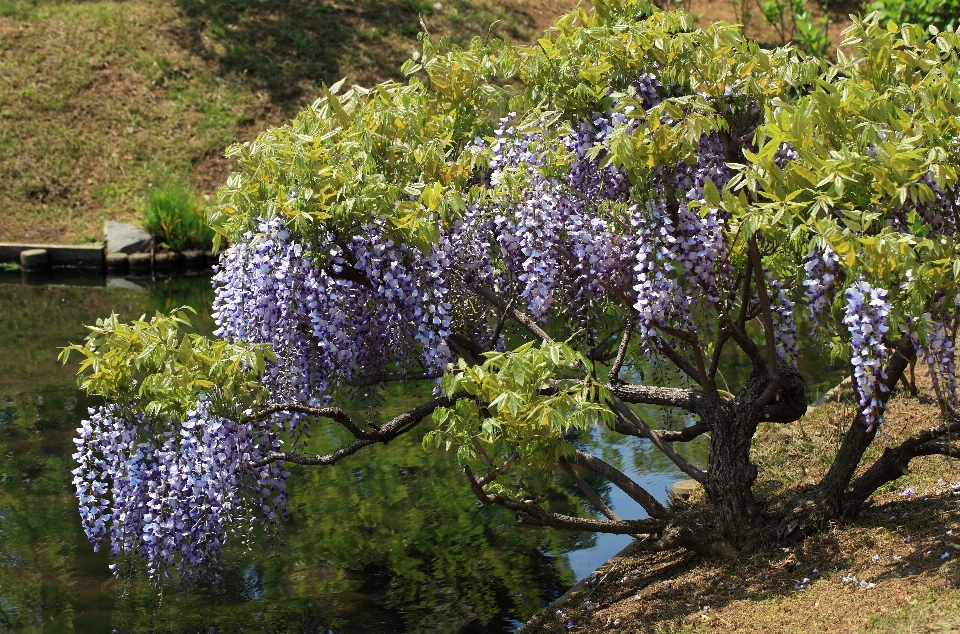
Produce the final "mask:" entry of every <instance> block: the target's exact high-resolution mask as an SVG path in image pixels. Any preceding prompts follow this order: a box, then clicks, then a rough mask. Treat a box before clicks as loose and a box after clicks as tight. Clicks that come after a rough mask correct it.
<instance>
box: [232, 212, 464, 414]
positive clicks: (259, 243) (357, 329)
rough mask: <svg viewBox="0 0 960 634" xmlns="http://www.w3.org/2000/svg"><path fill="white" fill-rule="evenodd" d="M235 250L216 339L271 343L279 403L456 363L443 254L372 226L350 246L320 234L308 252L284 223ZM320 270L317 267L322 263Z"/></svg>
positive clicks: (271, 377) (267, 225)
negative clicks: (317, 249)
mask: <svg viewBox="0 0 960 634" xmlns="http://www.w3.org/2000/svg"><path fill="white" fill-rule="evenodd" d="M247 240H248V241H247V242H243V243H239V244H236V245H234V246H232V247H231V248H230V249H228V250H227V251H226V252H225V253H224V254H223V256H222V258H221V261H220V266H219V270H218V273H217V275H216V277H215V278H214V285H215V286H216V299H215V300H214V319H215V320H216V323H217V325H218V328H217V330H216V332H215V334H216V335H217V336H220V337H223V338H225V339H228V340H230V341H246V342H250V343H269V344H270V345H271V348H272V350H273V352H274V354H275V355H276V357H277V361H276V363H272V364H270V366H269V367H268V368H267V378H266V380H267V381H268V382H269V384H270V387H271V394H272V399H273V400H274V401H275V402H297V403H307V404H317V401H318V395H326V396H329V395H330V394H331V391H332V390H334V389H335V388H337V387H340V386H344V385H350V384H352V383H356V382H362V381H364V380H368V379H371V378H372V376H373V375H375V374H377V373H379V372H382V371H383V369H384V368H389V367H400V368H403V367H404V366H405V365H407V364H413V365H417V366H418V367H419V364H420V363H422V364H423V365H424V366H425V367H426V368H427V370H428V372H431V373H440V372H442V371H443V369H444V368H445V367H446V364H447V363H448V362H449V360H450V352H449V348H448V347H447V343H446V340H447V337H448V336H449V329H450V315H449V313H450V311H451V308H452V307H451V304H450V303H448V301H447V298H446V296H447V287H446V284H445V283H444V279H443V275H444V270H445V268H446V267H447V266H448V264H449V262H448V261H447V259H446V257H445V255H444V251H443V250H442V249H434V251H433V252H432V253H430V254H423V253H421V252H420V251H419V250H418V249H417V248H416V247H412V246H409V245H404V244H400V243H398V242H396V241H394V240H393V239H391V238H389V237H388V236H387V235H386V231H385V230H384V227H383V224H382V223H380V222H371V223H370V224H368V225H365V226H363V227H362V228H361V230H360V231H359V232H357V235H356V236H354V237H353V238H352V239H350V240H349V241H338V240H336V239H335V238H334V237H333V236H321V237H320V238H319V239H318V242H319V243H320V244H323V245H325V246H324V247H323V248H324V249H325V252H324V253H315V254H310V253H308V252H307V251H306V249H305V248H304V246H303V245H302V244H301V243H300V242H299V241H297V240H296V239H295V238H294V237H293V236H292V235H291V233H290V232H289V230H287V229H286V228H285V227H284V226H283V223H282V221H281V220H280V219H274V220H272V221H263V222H262V223H261V225H260V227H259V234H256V235H255V234H253V233H250V234H249V235H248V236H247ZM318 263H319V264H318Z"/></svg>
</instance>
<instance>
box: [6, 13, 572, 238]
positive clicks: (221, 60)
mask: <svg viewBox="0 0 960 634" xmlns="http://www.w3.org/2000/svg"><path fill="white" fill-rule="evenodd" d="M574 4H575V2H574V1H573V0H571V1H570V2H569V3H567V2H563V1H560V0H556V1H546V2H525V1H524V0H488V1H473V0H443V1H442V2H440V1H435V0H430V1H427V0H356V1H336V0H291V1H283V0H244V1H235V0H176V1H167V0H129V1H94V2H55V1H46V0H0V209H2V210H3V211H2V212H0V213H2V216H0V241H21V240H23V241H48V242H67V243H77V242H85V241H90V240H95V239H99V238H100V237H101V235H100V231H101V227H102V223H103V220H104V219H114V220H122V219H134V218H136V217H137V215H138V214H137V211H136V208H137V206H138V205H140V204H141V202H142V200H143V198H144V196H145V194H146V193H147V192H148V191H149V190H150V188H152V187H154V186H157V185H158V184H159V183H161V182H163V181H165V180H168V179H174V180H178V181H180V182H182V183H185V184H189V185H192V186H193V187H194V188H196V190H197V191H198V192H199V193H200V194H201V195H210V194H212V193H213V192H215V191H216V189H217V187H218V186H219V185H220V184H222V183H223V182H224V181H225V179H226V176H227V175H228V174H229V171H230V165H229V163H228V162H227V161H226V160H225V159H223V158H222V154H223V150H224V148H225V147H226V146H227V145H228V144H230V143H232V142H234V141H237V140H240V141H244V140H251V139H253V138H254V137H255V136H256V135H257V133H259V132H260V131H261V130H263V129H264V128H266V127H267V126H269V125H275V124H278V123H281V122H283V121H285V120H287V119H288V118H289V117H291V116H292V115H293V114H294V113H295V112H296V111H298V110H299V109H301V108H302V107H303V106H304V105H305V104H306V103H308V102H310V101H312V100H313V99H314V98H316V96H317V94H318V90H319V86H320V84H321V82H326V83H327V84H330V83H333V82H335V81H337V80H339V79H340V78H341V77H346V78H347V80H348V84H349V83H358V84H362V85H372V84H374V83H377V82H379V81H383V80H385V79H390V78H394V79H398V78H399V77H398V70H399V68H400V65H401V64H402V62H403V61H404V60H405V59H407V58H408V57H409V55H410V54H411V53H412V52H413V51H414V50H416V49H417V48H418V42H417V33H418V32H419V31H420V28H421V26H420V20H421V17H422V19H423V22H424V24H426V26H427V28H428V29H430V31H431V32H432V33H434V34H436V35H449V36H451V37H452V38H453V39H454V40H463V41H466V40H467V39H469V38H470V37H472V36H474V35H482V34H485V33H487V32H488V30H489V29H490V27H491V25H493V32H494V33H495V34H497V35H499V36H506V37H510V38H511V39H513V40H518V41H530V40H531V39H532V38H533V37H534V36H535V35H536V34H538V33H539V32H541V31H542V29H544V28H546V26H548V25H549V24H550V23H551V22H552V20H553V19H555V18H556V16H557V15H559V14H560V13H561V12H563V11H564V10H566V9H569V8H570V7H572V6H573V5H574Z"/></svg>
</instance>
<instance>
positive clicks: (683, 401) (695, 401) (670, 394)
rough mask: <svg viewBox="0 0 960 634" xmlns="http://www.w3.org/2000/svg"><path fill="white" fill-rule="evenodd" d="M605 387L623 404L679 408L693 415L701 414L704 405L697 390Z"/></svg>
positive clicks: (627, 385) (632, 386) (614, 385)
mask: <svg viewBox="0 0 960 634" xmlns="http://www.w3.org/2000/svg"><path fill="white" fill-rule="evenodd" d="M605 387H606V388H607V390H609V391H610V392H612V393H614V394H616V395H617V398H619V399H620V400H622V401H624V402H625V403H642V404H644V405H660V406H663V407H679V408H680V409H685V410H687V411H688V412H692V413H694V414H701V413H702V412H703V408H704V407H705V405H706V404H705V400H704V396H703V392H701V391H699V390H693V389H685V388H677V387H659V386H651V385H636V384H632V383H614V384H610V385H606V386H605Z"/></svg>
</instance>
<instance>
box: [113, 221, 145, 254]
mask: <svg viewBox="0 0 960 634" xmlns="http://www.w3.org/2000/svg"><path fill="white" fill-rule="evenodd" d="M103 237H104V240H106V242H107V253H126V254H128V255H129V254H131V253H140V252H142V251H149V250H150V245H151V244H153V236H151V235H150V234H149V233H147V232H146V230H145V229H144V228H143V227H138V226H137V225H132V224H130V223H129V222H117V221H116V220H106V221H104V223H103Z"/></svg>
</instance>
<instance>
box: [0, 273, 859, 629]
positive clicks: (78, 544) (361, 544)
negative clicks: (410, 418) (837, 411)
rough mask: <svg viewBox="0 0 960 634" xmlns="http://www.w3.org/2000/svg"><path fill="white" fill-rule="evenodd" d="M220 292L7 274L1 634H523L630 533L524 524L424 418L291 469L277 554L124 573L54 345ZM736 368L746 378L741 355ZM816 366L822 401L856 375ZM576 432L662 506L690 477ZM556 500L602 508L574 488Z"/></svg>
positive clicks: (319, 440)
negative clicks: (82, 516)
mask: <svg viewBox="0 0 960 634" xmlns="http://www.w3.org/2000/svg"><path fill="white" fill-rule="evenodd" d="M4 279H7V280H12V279H13V278H12V277H10V276H4ZM4 279H0V282H3V281H4ZM65 281H69V280H65ZM128 286H130V285H128ZM211 300H212V291H211V290H210V286H209V279H203V278H194V279H181V280H166V281H161V282H158V283H155V284H150V285H147V287H146V288H145V289H144V290H136V289H135V288H119V287H109V286H108V287H93V286H87V287H80V286H71V285H67V284H61V285H44V286H26V285H21V284H8V283H0V355H2V356H0V358H2V359H3V361H4V366H5V368H6V371H5V372H3V373H0V631H2V630H3V629H6V630H8V631H17V632H44V633H51V632H104V633H107V632H343V633H353V632H358V633H380V632H464V633H468V632H510V631H513V630H514V629H516V628H517V627H518V626H519V625H520V624H521V623H522V622H523V621H524V620H525V619H527V618H528V617H529V616H531V615H532V614H533V613H534V612H536V611H537V610H539V609H540V608H541V607H542V606H544V605H546V604H547V603H549V602H550V601H552V600H554V599H556V598H557V597H558V596H560V594H562V593H563V592H564V591H565V590H566V589H567V588H568V587H569V586H571V585H572V584H573V583H574V582H575V581H576V580H577V579H579V578H582V577H584V576H586V575H587V574H589V572H590V571H592V570H593V569H595V568H596V567H597V566H599V565H600V564H602V563H603V562H604V561H605V560H606V559H608V558H609V557H610V556H611V555H613V554H615V553H616V552H617V551H618V550H620V549H621V548H623V547H624V546H626V545H627V543H629V541H630V538H629V537H626V536H596V535H584V534H576V533H567V532H562V531H554V530H545V529H539V528H532V527H526V526H521V525H518V524H517V522H516V520H514V519H513V517H512V516H511V515H510V514H509V513H507V512H506V511H505V510H504V509H502V508H499V507H498V508H481V507H480V506H479V505H478V503H477V502H476V500H475V498H474V497H473V494H472V493H471V492H470V490H469V488H468V487H467V486H466V483H465V482H464V481H463V478H462V475H461V473H460V471H459V469H458V468H457V465H456V461H455V460H454V459H453V458H452V457H446V456H443V455H440V454H438V453H435V452H429V453H428V452H426V451H424V450H423V449H422V447H421V438H422V434H423V433H424V431H425V430H419V431H418V430H415V431H414V432H412V433H410V434H407V436H405V437H402V438H400V439H398V440H396V441H394V442H393V443H391V444H390V445H388V446H385V447H373V448H372V449H371V450H369V451H366V452H360V454H357V455H354V456H351V457H350V458H349V459H348V460H345V461H343V462H341V463H339V464H337V465H336V466H333V467H298V468H295V469H293V472H294V475H293V477H292V478H291V479H290V518H289V522H288V525H287V530H288V534H287V536H286V544H285V545H284V546H282V547H279V548H276V549H275V551H271V550H269V549H267V548H266V547H255V548H253V549H249V550H247V549H244V548H241V547H239V546H238V547H236V548H233V549H229V550H228V551H227V553H226V557H225V561H224V565H223V570H222V572H220V573H219V574H218V575H217V576H216V577H215V578H213V579H212V580H209V581H206V582H191V583H187V582H183V581H176V580H166V581H164V582H163V583H162V584H160V585H159V586H153V585H151V583H149V581H148V580H147V579H146V578H145V577H144V576H143V575H142V574H141V575H135V576H133V577H131V578H127V579H124V580H119V581H118V580H115V579H114V578H113V577H112V576H111V574H110V572H109V570H108V565H109V564H110V563H111V561H110V558H109V556H108V555H106V554H104V553H94V552H93V549H92V547H91V546H90V544H89V543H88V542H87V540H86V538H85V537H84V535H83V532H82V530H81V528H80V521H79V517H78V514H77V511H76V501H75V499H74V496H73V486H72V484H71V480H72V475H71V473H70V471H71V470H72V469H73V468H74V464H73V461H72V459H71V457H70V456H71V454H72V453H73V451H74V449H73V443H72V438H73V435H74V432H75V428H76V427H77V426H78V424H79V421H80V420H81V418H83V417H84V416H86V412H87V408H88V407H92V406H95V405H97V404H98V403H97V402H96V401H95V399H91V398H87V397H86V396H84V395H83V394H82V393H80V392H79V391H77V389H76V383H75V375H74V372H75V365H74V364H71V365H70V366H68V367H66V368H64V367H62V366H61V365H60V364H59V363H58V362H57V361H56V356H57V348H58V347H59V346H63V345H64V344H65V342H67V341H74V342H78V341H79V340H80V339H82V337H83V336H84V334H85V330H84V328H83V327H82V324H84V323H93V321H95V320H96V318H97V317H101V316H106V315H109V314H110V312H111V311H115V312H117V313H119V314H120V316H121V318H123V319H131V318H137V317H139V316H140V315H141V314H144V313H147V314H152V313H153V311H155V310H169V309H171V308H175V307H177V306H181V305H190V306H194V307H195V308H196V309H197V311H198V315H197V316H196V319H195V325H196V327H197V328H198V330H200V331H209V330H210V329H211V328H212V320H211V318H210V314H209V306H210V302H211ZM807 347H808V346H807ZM728 365H729V370H728V371H727V376H726V378H727V380H729V381H731V382H735V381H736V380H737V377H738V376H741V373H742V366H743V361H742V360H738V359H736V358H731V360H730V363H729V364H728ZM814 366H815V369H816V370H817V373H816V379H815V381H814V385H813V386H811V387H812V388H813V389H811V390H810V392H811V397H815V396H817V395H818V393H819V392H822V391H823V390H824V389H825V388H826V387H827V386H829V385H832V384H833V383H835V382H836V381H837V378H838V376H839V375H842V368H837V367H836V366H830V365H829V364H827V363H823V362H818V363H815V364H814ZM738 368H740V370H738ZM428 397H429V386H423V385H418V384H407V385H397V386H392V387H391V389H390V391H388V393H387V394H386V399H385V400H384V401H383V402H382V403H380V404H379V405H377V406H376V407H375V408H368V410H367V411H358V412H356V413H357V414H358V415H365V416H390V415H392V414H394V413H396V412H399V411H401V410H403V409H405V408H406V407H408V406H409V405H410V404H411V403H415V402H417V401H419V400H421V399H425V398H428ZM648 416H650V418H651V420H653V421H657V420H659V419H660V416H659V415H658V414H657V413H656V412H648ZM615 436H616V437H615ZM344 440H345V437H344V436H343V435H342V432H341V431H340V429H339V428H335V427H332V426H317V427H316V428H315V431H314V433H313V437H312V438H311V440H310V443H311V447H310V448H311V450H315V451H323V450H324V448H327V447H332V446H334V445H339V444H340V443H342V442H343V441H344ZM704 440H705V439H702V438H701V439H698V441H697V442H694V443H690V444H688V445H685V446H683V447H682V451H683V453H684V454H685V455H686V457H687V458H688V459H690V460H692V461H693V462H695V463H698V464H703V463H704V461H705V458H706V444H705V442H704ZM578 442H579V443H580V444H581V445H582V446H584V447H585V448H589V449H590V450H591V451H595V452H598V453H599V454H600V455H601V456H602V457H603V458H604V459H605V460H608V461H610V462H612V463H614V464H615V465H616V466H618V467H620V468H621V469H623V470H624V471H625V472H627V473H628V474H630V475H632V476H634V477H635V478H636V479H637V480H638V481H639V482H640V483H641V484H643V485H644V486H646V487H647V488H648V489H649V490H650V491H651V492H653V493H654V494H655V495H656V496H657V497H658V498H660V499H661V500H664V499H666V497H667V491H668V490H669V487H670V486H671V485H672V484H673V483H674V482H676V481H677V480H681V479H683V478H684V476H683V474H681V473H680V472H679V471H678V470H676V469H675V468H673V466H672V465H671V464H669V463H668V462H667V461H666V459H665V458H663V457H662V455H661V454H659V452H656V451H651V448H650V446H649V444H648V443H647V442H645V441H640V440H637V439H626V440H624V439H622V438H619V437H618V436H617V435H615V434H613V433H612V432H609V431H608V430H600V431H597V432H595V433H594V434H593V436H591V437H583V438H580V440H579V441H578ZM593 484H595V485H596V486H597V488H598V489H599V491H600V493H601V495H602V496H603V497H604V498H605V500H606V501H607V502H608V504H609V505H610V506H611V507H613V509H614V510H615V511H616V512H617V513H618V514H621V516H624V517H641V516H642V511H641V510H640V509H639V507H638V506H637V505H636V504H635V503H634V502H633V501H632V500H630V499H629V498H627V497H626V496H625V495H622V494H619V491H618V490H611V489H610V488H609V487H605V486H602V485H601V483H599V482H593ZM549 503H550V505H551V508H554V509H556V510H562V511H563V512H566V513H570V514H581V515H585V514H590V513H591V511H590V509H589V508H588V507H587V506H586V504H585V503H584V502H583V500H582V499H581V498H580V496H579V494H578V491H577V490H576V487H575V486H574V485H573V484H572V483H570V482H563V481H561V482H559V483H558V485H557V486H556V487H555V488H554V490H553V491H552V492H551V495H550V499H549Z"/></svg>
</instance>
